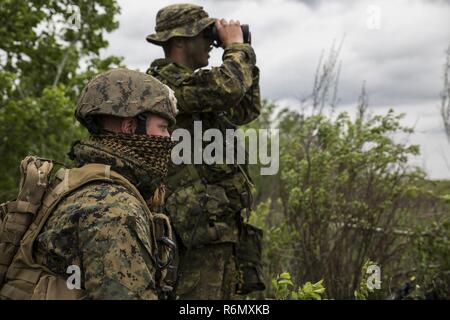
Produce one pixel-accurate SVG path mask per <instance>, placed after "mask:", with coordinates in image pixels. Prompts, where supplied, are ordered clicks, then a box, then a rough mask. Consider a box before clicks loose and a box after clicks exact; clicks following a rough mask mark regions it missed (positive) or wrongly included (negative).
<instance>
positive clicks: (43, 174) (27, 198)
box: [0, 156, 53, 288]
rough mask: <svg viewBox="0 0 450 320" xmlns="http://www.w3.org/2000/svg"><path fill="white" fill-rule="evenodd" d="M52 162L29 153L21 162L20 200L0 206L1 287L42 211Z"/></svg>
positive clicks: (18, 198)
mask: <svg viewBox="0 0 450 320" xmlns="http://www.w3.org/2000/svg"><path fill="white" fill-rule="evenodd" d="M52 168H53V162H51V161H47V160H43V159H41V158H38V157H35V156H27V157H26V158H25V159H24V160H22V162H21V164H20V174H21V180H20V186H19V194H18V196H17V199H16V200H14V201H10V202H7V203H5V204H2V205H1V211H2V214H1V217H2V218H3V219H0V221H1V225H0V288H1V287H2V285H3V283H4V281H5V276H6V272H7V270H8V267H9V265H10V264H11V262H12V260H13V258H14V255H15V254H16V253H17V251H18V249H19V247H20V242H21V240H22V238H23V236H24V234H25V233H26V231H27V230H28V228H29V226H30V224H31V222H32V221H33V219H34V217H35V214H36V213H37V211H38V210H39V208H40V206H41V203H42V197H43V196H44V193H45V192H46V190H47V186H48V181H49V176H50V172H51V170H52Z"/></svg>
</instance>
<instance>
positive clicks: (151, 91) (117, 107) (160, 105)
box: [75, 68, 177, 131]
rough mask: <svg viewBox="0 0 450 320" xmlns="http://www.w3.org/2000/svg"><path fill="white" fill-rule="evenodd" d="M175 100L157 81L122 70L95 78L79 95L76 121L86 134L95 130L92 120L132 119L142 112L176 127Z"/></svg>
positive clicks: (169, 91)
mask: <svg viewBox="0 0 450 320" xmlns="http://www.w3.org/2000/svg"><path fill="white" fill-rule="evenodd" d="M176 103H177V101H176V98H175V95H174V92H173V90H172V89H170V88H169V87H168V86H166V85H165V84H163V83H161V82H160V81H159V80H157V79H156V78H154V77H152V76H150V75H148V74H145V73H142V72H138V71H133V70H129V69H125V68H118V69H113V70H110V71H107V72H104V73H101V74H99V75H97V76H96V77H94V78H93V79H92V80H91V81H89V83H88V84H87V85H86V87H85V88H84V89H83V91H82V92H81V95H80V98H79V99H78V104H77V109H76V111H75V117H76V118H77V120H78V121H79V122H80V123H81V124H82V125H83V126H85V127H86V128H87V129H88V130H89V131H91V130H92V129H95V127H96V124H95V122H94V121H93V118H92V117H93V116H97V115H111V116H117V117H135V116H137V115H139V114H141V113H144V112H151V113H154V114H157V115H159V116H161V117H163V118H165V119H167V120H168V121H169V122H170V125H173V124H175V116H176V113H177V107H176Z"/></svg>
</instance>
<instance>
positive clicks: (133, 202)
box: [78, 187, 157, 300]
mask: <svg viewBox="0 0 450 320" xmlns="http://www.w3.org/2000/svg"><path fill="white" fill-rule="evenodd" d="M120 188H122V187H120ZM120 188H119V189H118V190H109V191H108V192H107V193H106V192H105V193H103V196H100V197H99V196H92V197H87V198H86V197H84V199H83V201H84V206H83V211H84V214H83V217H82V218H81V219H80V220H79V236H78V237H79V250H80V253H81V260H82V265H83V273H84V274H83V276H84V286H85V290H86V292H87V295H88V298H89V299H108V300H115V299H121V300H122V299H157V295H156V292H155V282H154V281H155V279H154V275H155V268H154V265H153V263H152V258H151V257H152V241H151V234H152V232H153V231H152V230H150V225H149V223H148V220H147V219H146V213H145V211H144V210H143V208H142V205H141V204H140V202H139V201H138V200H137V199H136V198H135V197H134V196H133V195H131V194H129V193H128V192H127V191H126V189H124V188H122V190H121V189H120ZM97 195H98V193H97ZM80 201H81V200H80Z"/></svg>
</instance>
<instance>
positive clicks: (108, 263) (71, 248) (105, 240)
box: [35, 69, 176, 299]
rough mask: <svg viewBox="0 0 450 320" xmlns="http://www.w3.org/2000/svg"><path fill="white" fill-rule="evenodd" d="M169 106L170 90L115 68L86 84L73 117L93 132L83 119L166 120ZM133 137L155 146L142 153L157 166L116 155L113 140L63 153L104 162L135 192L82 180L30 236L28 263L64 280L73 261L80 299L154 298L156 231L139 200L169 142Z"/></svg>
mask: <svg viewBox="0 0 450 320" xmlns="http://www.w3.org/2000/svg"><path fill="white" fill-rule="evenodd" d="M175 103H176V100H174V98H173V94H172V93H171V90H170V89H169V88H168V87H167V86H165V85H163V84H162V83H160V82H159V81H157V80H156V79H154V78H153V77H151V76H148V75H146V74H143V73H139V72H137V71H131V70H126V69H115V70H112V71H109V72H107V73H104V74H101V75H99V76H97V77H96V78H94V79H93V80H91V81H90V82H89V84H88V86H87V87H86V88H85V90H84V91H83V93H82V95H81V98H80V100H79V102H78V107H77V111H76V116H77V118H78V119H79V121H80V122H81V123H82V124H83V125H85V126H86V127H88V129H89V130H90V131H91V133H92V132H95V131H96V129H97V133H98V128H96V125H95V121H93V118H91V117H93V116H96V115H115V116H119V117H124V116H129V117H134V116H138V115H139V114H141V113H143V112H151V113H155V114H159V115H160V116H163V117H165V118H166V119H167V120H169V121H170V122H171V123H173V122H174V120H175V119H174V116H175V114H176V108H175ZM110 136H111V137H114V136H115V135H114V134H112V135H110ZM110 136H108V137H110ZM124 136H125V135H124ZM126 136H128V135H126ZM134 136H136V137H134ZM133 137H134V139H138V140H139V139H141V140H143V141H147V142H149V144H152V145H153V144H154V145H155V148H148V149H147V150H146V152H147V153H148V154H150V155H153V156H155V157H161V159H160V160H161V161H159V162H158V160H155V163H157V164H159V166H153V163H145V160H146V159H144V160H142V159H143V158H137V157H135V156H134V154H133V152H134V150H132V149H130V152H129V153H125V152H121V150H120V143H119V144H118V147H117V148H112V147H111V146H108V145H107V144H105V143H103V142H102V141H103V140H101V139H99V138H95V135H93V137H92V138H90V139H88V140H86V141H81V142H77V143H75V144H74V146H73V148H72V150H71V157H72V158H73V159H75V161H76V163H77V165H78V166H79V167H82V166H84V165H87V164H90V163H100V164H105V165H109V166H110V168H111V171H114V172H117V173H119V174H120V175H121V176H123V177H124V178H125V179H126V180H127V181H129V183H131V185H133V186H135V187H136V190H138V191H136V192H137V193H136V192H133V191H132V190H131V189H129V188H127V187H126V186H124V185H119V184H115V183H113V181H112V180H111V181H109V182H108V181H96V182H92V183H87V184H86V185H84V186H82V187H81V188H78V189H76V190H75V191H74V192H72V193H71V194H69V195H68V196H67V197H65V198H63V199H62V200H61V201H60V202H59V204H58V205H57V206H56V208H55V210H54V211H53V212H52V213H51V215H50V217H49V218H48V220H47V221H46V223H45V225H44V227H43V229H42V231H41V233H40V234H39V235H38V237H37V238H36V242H35V248H36V249H35V262H36V264H38V265H42V266H44V267H45V268H48V269H49V270H50V271H51V272H52V273H54V274H56V275H59V276H60V277H62V278H64V279H65V278H67V277H68V274H67V273H66V271H67V268H68V266H71V265H76V266H78V267H79V268H80V270H81V288H82V289H83V290H84V292H85V298H88V299H157V298H158V293H159V292H158V290H157V289H158V286H159V283H158V281H160V279H158V277H161V276H163V274H162V273H158V271H159V270H158V268H157V265H156V263H155V261H156V256H155V255H156V252H157V249H156V248H155V246H156V237H157V234H155V225H154V220H152V219H153V218H152V217H150V216H149V213H150V210H149V208H148V207H147V204H146V203H145V202H144V199H150V198H151V196H152V192H154V191H155V190H156V189H157V188H156V187H158V186H159V183H160V182H159V180H161V179H162V177H163V176H164V175H165V174H166V172H167V167H166V168H165V169H164V166H167V163H168V161H169V159H170V149H171V148H172V146H173V144H172V142H171V141H170V138H169V137H148V136H145V137H143V136H140V135H130V139H131V138H133ZM146 139H147V140H146ZM105 141H107V140H105ZM154 141H156V143H153V142H154ZM158 145H159V146H160V148H158ZM155 150H156V151H155ZM155 181H157V182H156V183H154V182H155ZM56 182H59V181H58V179H56V180H55V181H54V183H55V184H56ZM152 183H153V184H152ZM139 193H140V195H138V194H139ZM141 196H142V197H141Z"/></svg>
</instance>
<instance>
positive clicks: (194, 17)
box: [146, 4, 215, 45]
mask: <svg viewBox="0 0 450 320" xmlns="http://www.w3.org/2000/svg"><path fill="white" fill-rule="evenodd" d="M214 22H215V19H213V18H210V17H209V16H208V14H207V13H206V11H205V10H203V7H200V6H196V5H193V4H174V5H170V6H167V7H164V8H162V9H160V10H159V11H158V13H157V14H156V26H155V31H156V33H153V34H150V35H148V36H147V38H146V39H147V41H148V42H151V43H153V44H156V45H162V44H163V43H164V42H166V41H167V40H169V39H170V38H172V37H195V36H196V35H198V34H199V33H200V32H202V31H203V30H204V29H205V28H207V27H209V26H210V25H212V24H213V23H214Z"/></svg>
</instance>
